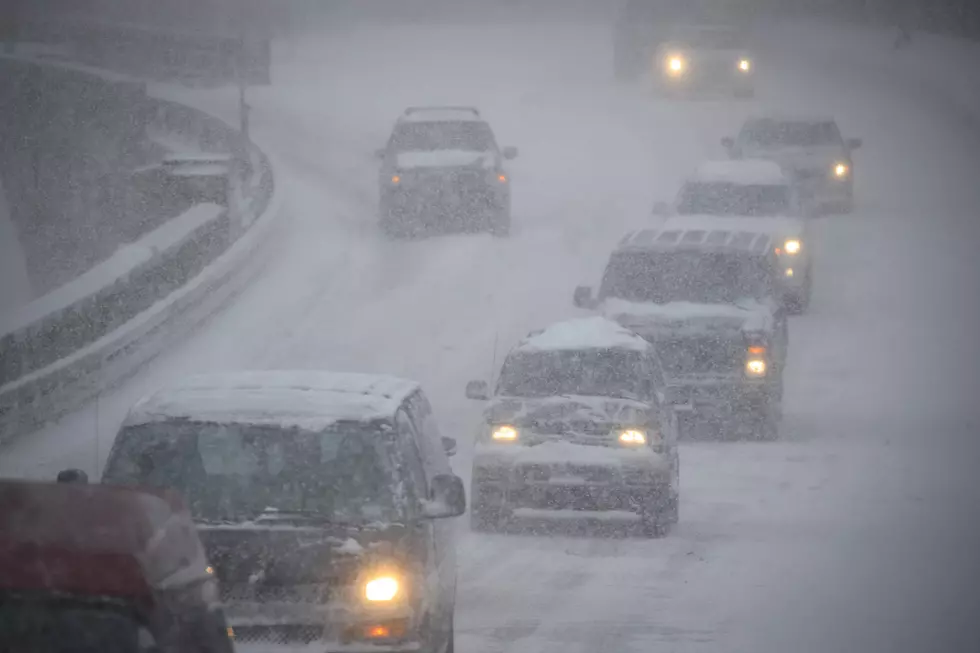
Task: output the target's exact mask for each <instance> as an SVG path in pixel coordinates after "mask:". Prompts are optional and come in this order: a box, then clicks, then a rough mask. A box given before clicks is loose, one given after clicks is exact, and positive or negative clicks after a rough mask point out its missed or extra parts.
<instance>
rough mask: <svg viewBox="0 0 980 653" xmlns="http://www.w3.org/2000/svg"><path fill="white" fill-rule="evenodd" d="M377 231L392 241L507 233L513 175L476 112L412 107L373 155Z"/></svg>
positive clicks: (509, 155) (507, 150) (511, 151)
mask: <svg viewBox="0 0 980 653" xmlns="http://www.w3.org/2000/svg"><path fill="white" fill-rule="evenodd" d="M376 156H377V157H378V158H379V159H381V169H380V172H379V179H378V183H379V213H380V216H379V218H380V221H381V228H382V229H383V230H384V231H385V233H386V234H388V235H389V236H401V235H416V234H419V233H423V232H425V231H427V230H429V229H439V230H453V231H474V230H475V231H490V232H491V233H493V234H494V235H496V236H506V235H508V234H509V233H510V175H509V174H508V173H507V170H506V169H505V168H504V161H505V160H508V159H513V158H514V157H516V156H517V148H515V147H503V148H501V147H499V146H498V145H497V140H496V138H495V137H494V134H493V130H492V129H491V128H490V124H489V123H488V122H487V121H486V120H485V119H484V118H483V117H482V116H481V115H480V111H479V110H478V109H476V108H475V107H409V108H408V109H406V110H405V112H404V113H403V114H402V115H401V116H399V117H398V119H397V120H396V122H395V126H394V128H393V129H392V132H391V137H390V138H389V139H388V144H387V145H386V146H385V147H384V148H382V149H380V150H378V151H377V152H376Z"/></svg>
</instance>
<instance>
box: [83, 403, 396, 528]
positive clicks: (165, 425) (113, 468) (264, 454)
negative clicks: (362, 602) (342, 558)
mask: <svg viewBox="0 0 980 653" xmlns="http://www.w3.org/2000/svg"><path fill="white" fill-rule="evenodd" d="M382 451H383V449H380V448H379V447H378V445H376V444H375V442H374V438H373V437H372V433H371V432H365V431H362V430H359V429H357V428H351V429H336V430H333V429H331V430H328V431H325V432H321V433H313V432H308V431H303V430H301V429H295V428H293V429H278V428H272V427H261V426H248V425H239V424H214V423H187V422H160V423H154V424H146V425H142V426H135V427H131V428H126V429H123V430H122V431H121V432H120V434H119V436H118V438H117V440H116V445H115V446H114V448H113V451H112V453H111V455H110V458H109V462H108V466H107V468H106V470H105V473H104V475H103V481H104V482H106V483H113V484H126V485H142V486H149V487H159V488H174V489H176V490H178V491H179V492H180V493H181V494H182V495H183V496H184V497H185V499H186V500H187V502H188V503H189V505H190V509H191V513H192V514H193V515H194V517H195V518H196V519H203V520H222V521H246V520H253V519H255V518H257V517H260V516H264V517H274V516H275V515H276V513H277V512H298V513H305V514H307V515H309V516H314V517H317V518H323V519H325V520H329V521H338V522H345V523H346V522H353V523H360V522H364V521H371V520H381V521H392V520H394V519H395V518H396V517H397V513H396V506H395V501H394V495H393V490H392V486H393V485H394V483H393V478H394V475H393V473H391V472H390V471H389V469H388V467H387V465H386V457H385V456H384V454H383V453H382Z"/></svg>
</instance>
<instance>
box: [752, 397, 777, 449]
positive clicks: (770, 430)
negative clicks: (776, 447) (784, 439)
mask: <svg viewBox="0 0 980 653" xmlns="http://www.w3.org/2000/svg"><path fill="white" fill-rule="evenodd" d="M782 416H783V404H782V401H781V400H779V399H775V398H773V399H770V400H769V402H768V403H767V404H766V406H765V408H763V413H762V415H761V416H760V418H759V420H758V421H757V423H756V428H755V434H756V438H757V439H759V440H763V441H765V442H773V441H774V440H778V439H779V422H780V421H781V420H782Z"/></svg>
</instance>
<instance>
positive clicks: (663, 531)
mask: <svg viewBox="0 0 980 653" xmlns="http://www.w3.org/2000/svg"><path fill="white" fill-rule="evenodd" d="M669 495H670V488H669V486H668V487H665V488H661V489H660V490H659V491H658V492H657V496H656V498H655V499H654V500H653V501H651V502H649V503H648V504H647V505H645V506H643V508H642V509H641V510H640V527H641V528H642V529H643V535H644V536H645V537H651V538H660V537H664V536H665V535H667V533H669V532H670V527H671V525H673V524H676V523H677V518H678V517H679V509H678V506H677V501H676V500H674V499H673V498H672V497H670V496H669Z"/></svg>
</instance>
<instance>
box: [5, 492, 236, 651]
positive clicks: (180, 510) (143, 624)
mask: <svg viewBox="0 0 980 653" xmlns="http://www.w3.org/2000/svg"><path fill="white" fill-rule="evenodd" d="M217 599H218V591H217V584H216V581H215V579H214V577H213V574H212V570H211V568H210V567H209V566H208V563H207V560H206V559H205V555H204V549H203V547H202V546H201V542H200V540H199V539H198V536H197V532H196V530H195V528H194V523H193V522H192V521H191V518H190V515H189V513H188V512H187V509H186V508H185V506H184V505H183V501H182V500H181V499H180V498H179V497H178V496H177V495H176V494H173V493H169V492H163V491H150V490H142V489H134V488H120V487H106V486H99V485H81V484H73V483H33V482H22V481H0V651H31V652H33V651H37V652H39V653H68V652H69V651H71V652H72V653H75V652H82V651H85V652H88V651H92V652H93V653H95V652H99V653H117V652H118V653H129V652H133V653H136V652H138V651H153V652H156V653H170V652H174V653H176V652H177V651H181V652H188V653H232V651H233V650H234V648H233V646H232V641H231V639H230V636H231V632H230V631H229V630H228V628H227V626H226V624H225V620H224V615H223V613H222V612H221V610H220V609H219V608H218V603H217Z"/></svg>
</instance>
